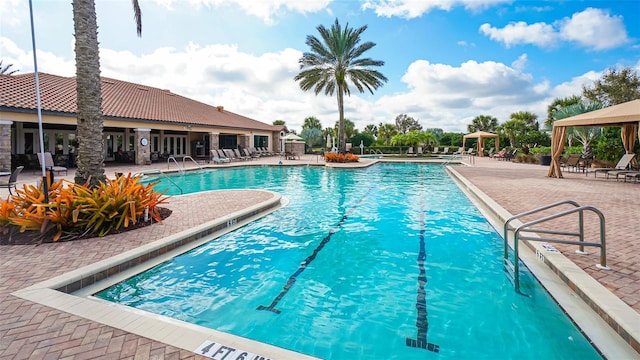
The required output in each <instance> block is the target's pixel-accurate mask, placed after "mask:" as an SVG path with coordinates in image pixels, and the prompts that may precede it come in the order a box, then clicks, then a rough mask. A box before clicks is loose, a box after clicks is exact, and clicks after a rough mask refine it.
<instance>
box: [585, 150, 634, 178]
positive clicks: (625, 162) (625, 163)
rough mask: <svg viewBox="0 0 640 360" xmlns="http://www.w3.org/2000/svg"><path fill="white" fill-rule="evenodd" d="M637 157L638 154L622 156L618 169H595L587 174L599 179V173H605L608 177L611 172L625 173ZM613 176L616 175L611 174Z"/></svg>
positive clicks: (617, 165)
mask: <svg viewBox="0 0 640 360" xmlns="http://www.w3.org/2000/svg"><path fill="white" fill-rule="evenodd" d="M635 157H636V154H624V155H622V157H621V158H620V161H618V163H617V164H616V167H614V168H599V169H593V170H590V171H588V172H587V174H588V173H590V172H592V173H593V176H594V177H598V173H605V174H607V177H608V173H609V171H623V170H627V168H628V167H629V165H630V164H631V161H632V160H633V158H635ZM611 175H615V174H611Z"/></svg>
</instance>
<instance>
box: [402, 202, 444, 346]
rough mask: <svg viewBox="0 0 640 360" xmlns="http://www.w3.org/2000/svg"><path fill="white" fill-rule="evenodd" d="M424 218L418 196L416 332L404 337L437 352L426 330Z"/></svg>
mask: <svg viewBox="0 0 640 360" xmlns="http://www.w3.org/2000/svg"><path fill="white" fill-rule="evenodd" d="M424 233H425V220H424V198H422V197H421V198H420V251H419V252H418V269H419V270H420V274H419V275H418V297H417V299H416V309H418V317H417V319H416V328H417V329H418V334H417V336H416V338H415V339H412V338H409V337H407V338H406V340H405V341H406V344H407V346H409V347H414V348H421V349H426V350H429V351H433V352H436V353H437V352H439V351H440V346H439V345H436V344H432V343H430V342H428V341H427V331H429V319H428V317H427V316H428V314H427V300H426V291H425V289H424V287H425V285H427V271H426V270H425V268H424V261H425V260H426V259H427V251H426V249H425V242H424Z"/></svg>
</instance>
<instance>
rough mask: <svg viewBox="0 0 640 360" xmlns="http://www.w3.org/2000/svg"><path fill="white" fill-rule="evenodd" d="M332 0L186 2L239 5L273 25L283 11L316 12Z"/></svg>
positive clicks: (172, 0) (168, 4) (178, 0)
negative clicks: (275, 18) (275, 17)
mask: <svg viewBox="0 0 640 360" xmlns="http://www.w3.org/2000/svg"><path fill="white" fill-rule="evenodd" d="M155 1H156V2H157V3H158V4H159V5H162V6H164V7H165V8H167V9H169V10H173V5H174V4H179V5H181V4H183V3H185V1H184V0H155ZM331 1H332V0H313V1H300V0H259V1H246V0H187V1H186V2H187V3H188V4H190V5H192V6H195V7H196V9H197V8H200V7H202V6H204V7H220V6H223V5H234V6H239V7H240V8H241V9H242V10H243V11H244V12H245V13H247V14H249V15H252V16H255V17H257V18H259V19H262V21H264V23H265V24H267V25H273V24H274V16H275V15H277V14H278V13H280V12H282V11H293V12H298V13H301V14H306V13H315V12H318V11H320V10H323V9H326V8H327V7H328V6H329V4H330V3H331Z"/></svg>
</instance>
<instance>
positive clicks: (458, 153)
mask: <svg viewBox="0 0 640 360" xmlns="http://www.w3.org/2000/svg"><path fill="white" fill-rule="evenodd" d="M462 154H464V148H463V147H459V148H458V151H456V152H454V153H453V155H462Z"/></svg>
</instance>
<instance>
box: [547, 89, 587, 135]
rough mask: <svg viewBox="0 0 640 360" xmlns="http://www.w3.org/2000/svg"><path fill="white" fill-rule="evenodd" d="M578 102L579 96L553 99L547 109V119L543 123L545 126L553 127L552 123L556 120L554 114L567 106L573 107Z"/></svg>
mask: <svg viewBox="0 0 640 360" xmlns="http://www.w3.org/2000/svg"><path fill="white" fill-rule="evenodd" d="M579 102H580V96H578V95H573V96H570V97H566V98H555V99H554V100H553V102H552V103H551V105H549V106H548V107H547V119H546V120H545V121H544V124H545V126H548V127H551V126H553V121H554V120H556V118H555V115H556V112H558V111H559V110H561V109H562V108H566V107H567V106H570V105H574V104H577V103H579Z"/></svg>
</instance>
